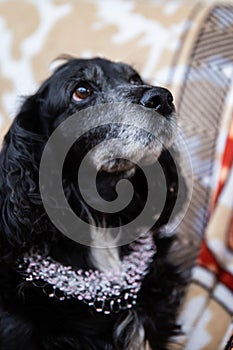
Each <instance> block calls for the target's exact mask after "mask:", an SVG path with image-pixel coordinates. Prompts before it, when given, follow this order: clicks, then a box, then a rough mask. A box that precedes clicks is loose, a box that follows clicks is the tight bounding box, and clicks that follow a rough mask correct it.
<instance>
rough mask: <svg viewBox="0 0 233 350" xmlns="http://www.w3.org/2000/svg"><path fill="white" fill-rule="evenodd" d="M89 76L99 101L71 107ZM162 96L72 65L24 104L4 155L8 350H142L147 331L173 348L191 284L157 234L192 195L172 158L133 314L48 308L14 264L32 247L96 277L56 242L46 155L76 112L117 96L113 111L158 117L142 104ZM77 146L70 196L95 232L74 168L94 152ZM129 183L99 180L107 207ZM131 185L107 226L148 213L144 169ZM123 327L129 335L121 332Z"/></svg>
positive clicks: (2, 336)
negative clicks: (45, 196) (180, 197)
mask: <svg viewBox="0 0 233 350" xmlns="http://www.w3.org/2000/svg"><path fill="white" fill-rule="evenodd" d="M87 72H88V74H89V76H88V74H87ZM84 74H86V75H85V81H87V82H88V84H89V85H90V86H91V88H92V89H93V91H94V92H93V93H92V94H91V95H90V96H88V97H87V98H85V99H83V100H81V101H78V102H77V101H74V100H73V99H72V93H73V92H74V91H75V89H76V87H77V84H78V83H79V82H80V81H82V82H83V79H84V78H83V76H84ZM131 77H133V79H134V80H133V84H132V80H130V79H131ZM104 84H105V85H104ZM98 89H99V90H98ZM104 89H105V90H104ZM155 89H157V90H156V94H157V92H158V91H159V93H161V94H162V93H165V89H162V90H158V89H160V88H154V87H152V86H150V85H148V84H145V83H143V82H142V81H141V79H140V77H139V76H138V74H137V73H136V72H135V71H134V70H133V69H132V68H131V67H129V66H127V65H125V64H120V63H118V64H117V63H112V62H110V61H107V60H104V59H93V60H78V59H69V60H68V62H67V63H66V64H65V65H63V66H62V67H60V68H58V69H57V70H56V71H55V73H54V74H53V75H52V76H51V77H50V78H49V79H48V80H47V81H46V82H45V83H44V84H43V85H42V86H41V88H40V89H39V90H38V91H37V93H36V94H35V95H33V96H30V97H28V98H27V99H26V100H25V102H24V104H23V106H22V107H21V110H20V111H19V113H18V115H17V116H16V118H15V120H14V121H13V124H12V126H11V128H10V130H9V131H8V133H7V135H6V136H5V139H4V142H3V146H2V150H1V154H0V184H1V185H0V210H1V222H0V248H1V251H0V349H1V350H16V349H17V350H36V349H38V350H58V349H61V350H64V349H65V350H69V349H70V350H97V349H98V350H101V349H102V350H104V349H105V350H116V349H118V350H123V349H124V350H130V349H131V350H139V349H140V348H138V347H135V346H137V345H130V343H131V344H133V343H132V338H133V337H134V336H135V338H137V334H136V333H137V331H138V329H139V328H140V327H143V329H144V332H145V340H147V341H148V342H149V344H150V347H151V349H156V350H164V349H168V345H167V344H168V340H169V338H170V337H171V336H173V335H175V334H178V333H179V327H178V326H177V325H176V315H177V310H178V308H179V305H180V300H181V297H182V294H183V289H184V284H185V281H184V280H183V278H182V276H181V274H180V272H179V268H178V267H177V266H176V264H175V263H174V264H171V263H170V262H169V259H168V258H167V256H168V253H169V247H170V244H171V241H172V240H173V239H175V237H173V238H172V239H171V238H162V237H160V231H159V228H160V227H161V226H162V225H164V224H166V222H168V220H169V218H170V215H171V213H172V210H173V208H174V205H175V203H176V198H177V193H178V189H181V188H182V190H184V192H185V185H184V183H183V182H182V183H179V181H178V175H177V172H178V170H177V168H176V165H175V163H174V162H173V160H172V157H171V155H170V153H169V151H168V150H164V151H163V152H162V154H161V155H160V158H159V160H158V161H159V162H160V164H161V166H162V168H163V171H164V174H165V177H166V182H167V188H171V187H172V191H168V192H167V198H166V204H165V207H164V209H163V211H162V213H160V217H159V219H158V221H157V222H156V224H155V225H154V227H153V230H154V239H155V242H156V245H157V248H158V254H157V255H156V258H155V259H154V262H153V263H152V266H151V269H150V273H149V274H148V275H147V276H146V278H145V279H144V281H143V285H142V288H141V290H140V293H139V296H138V300H137V304H136V305H135V306H134V307H133V309H132V310H125V311H121V312H119V313H116V314H111V315H104V314H99V313H97V312H96V311H95V310H94V309H92V308H91V307H89V306H87V305H86V304H84V303H83V302H80V301H77V300H74V299H71V300H64V301H59V300H57V299H51V298H49V297H48V295H47V294H46V293H44V292H43V289H42V288H39V287H35V286H34V285H33V284H31V282H25V280H24V278H23V277H22V275H21V273H20V271H19V270H18V268H17V261H19V260H20V259H21V258H22V257H23V255H24V254H25V252H27V251H28V250H29V249H30V248H31V247H34V246H37V247H38V246H39V247H40V249H42V250H43V252H44V254H45V255H46V254H50V255H51V256H52V257H53V258H54V259H57V260H58V261H60V262H62V263H63V264H71V265H73V266H74V267H78V268H83V269H89V268H93V267H94V266H93V263H92V262H91V260H90V259H89V248H88V247H85V246H83V245H81V244H78V243H76V242H73V241H71V240H69V239H68V238H67V237H65V236H64V235H63V234H62V233H61V232H59V231H58V230H57V228H56V227H55V226H54V225H53V224H52V223H51V221H50V219H49V217H48V216H47V214H46V212H45V210H44V207H43V203H42V200H41V197H40V191H39V165H40V159H41V155H42V152H43V149H44V146H45V144H46V141H47V140H48V138H49V136H50V135H51V133H52V132H53V130H54V129H55V128H56V127H57V126H58V125H59V124H60V123H61V122H62V121H63V120H65V119H66V118H67V117H68V116H69V115H71V114H73V113H74V112H77V111H78V110H81V109H83V108H86V107H87V106H91V105H94V104H95V103H105V102H108V99H109V96H110V94H111V98H114V99H115V101H118V100H119V101H122V100H126V101H129V102H130V103H138V104H143V105H144V106H145V107H147V108H153V105H152V106H149V105H148V106H147V105H146V104H145V98H147V99H149V97H148V96H146V97H145V95H146V94H147V95H148V93H150V91H152V92H153V91H154V92H153V93H155ZM166 91H167V90H166ZM166 94H168V93H167V92H166ZM152 95H153V94H152ZM112 96H115V97H112ZM156 96H157V95H156ZM150 97H151V96H150ZM152 97H153V96H152ZM156 103H157V102H156ZM155 107H156V108H157V107H158V106H155ZM170 107H171V105H170V106H166V105H164V104H163V106H162V107H161V110H158V112H159V113H161V114H163V115H165V117H167V116H166V113H167V114H168V113H169V114H170V113H171V112H172V111H173V107H171V108H170ZM171 122H172V121H171ZM102 134H103V135H104V131H102ZM80 142H81V143H82V146H81V147H80V146H79V145H74V147H72V149H71V150H70V152H69V154H68V156H67V158H66V161H65V165H64V173H63V178H64V179H63V180H64V190H65V193H66V195H67V198H68V199H69V203H70V205H71V206H72V208H73V210H74V211H75V212H76V213H77V214H78V215H79V216H81V217H82V218H83V219H84V220H86V221H88V217H89V215H90V212H91V215H92V216H93V217H94V218H95V219H96V222H101V220H102V218H101V217H100V214H99V213H98V212H95V211H91V209H90V208H88V214H87V211H85V210H84V208H83V205H82V202H81V201H80V193H79V190H78V189H77V187H76V185H75V179H76V175H77V174H76V171H77V170H76V167H74V166H73V163H72V159H73V157H74V156H75V157H76V160H77V162H79V161H80V162H81V160H82V157H83V154H82V152H81V151H80V150H84V149H85V147H86V146H87V147H88V145H87V144H88V135H85V137H84V138H83V139H82V140H81V141H80ZM83 145H85V147H83ZM124 177H125V178H127V175H126V173H124V172H117V171H116V172H114V173H108V172H102V173H100V175H99V178H98V179H97V185H98V186H99V191H100V193H101V195H102V196H103V197H104V198H105V199H106V200H111V199H113V198H114V196H115V185H116V183H117V181H118V180H119V178H124ZM130 180H131V182H132V183H133V185H134V189H135V193H136V194H135V197H134V203H133V205H132V206H130V207H129V208H128V209H127V211H124V212H122V213H121V215H120V216H121V217H120V219H119V215H115V216H114V214H112V215H110V214H109V215H106V216H105V218H104V220H105V222H106V224H107V225H109V226H114V225H117V223H119V222H118V221H119V220H121V222H124V221H125V222H128V221H130V219H132V218H134V217H135V216H136V215H137V214H138V213H139V212H140V210H141V209H140V208H143V205H144V203H145V201H146V185H145V179H144V178H143V174H142V172H141V171H140V169H136V171H135V174H134V175H133V176H132V177H131V179H130ZM160 182H161V179H160V178H155V180H154V185H155V186H157V191H160ZM151 210H152V213H151V215H152V214H153V213H156V200H155V207H154V208H151ZM124 254H127V246H126V247H122V248H121V256H122V255H124ZM124 322H125V323H126V326H125V327H119V326H120V325H122V323H124ZM120 328H121V331H119V329H120ZM132 346H134V348H133V347H132Z"/></svg>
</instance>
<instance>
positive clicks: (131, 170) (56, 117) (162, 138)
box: [1, 58, 176, 244]
mask: <svg viewBox="0 0 233 350" xmlns="http://www.w3.org/2000/svg"><path fill="white" fill-rule="evenodd" d="M106 105H108V108H107V113H106V109H105V107H103V106H106ZM109 106H110V107H109ZM83 111H85V114H86V119H85V120H84V121H83V126H84V130H86V129H87V128H86V127H87V126H88V123H89V121H90V120H92V122H93V120H94V124H95V127H94V128H89V130H88V131H86V132H85V133H83V135H82V137H81V138H80V140H78V141H77V142H75V143H74V145H73V146H72V147H71V149H70V151H69V153H68V155H67V157H66V160H65V163H64V171H63V175H64V189H65V192H66V195H67V198H68V200H69V203H70V205H71V207H72V209H73V210H74V211H75V212H76V213H77V214H78V215H82V214H81V213H83V211H84V212H85V210H83V208H84V207H83V203H82V201H81V200H80V192H79V189H78V188H77V186H76V185H75V181H76V176H77V165H78V164H80V163H81V161H82V159H83V157H84V156H85V154H86V153H88V154H89V156H88V161H89V166H90V167H91V168H93V169H95V170H96V171H97V172H98V174H99V175H98V176H97V187H98V190H99V192H100V193H101V195H102V197H103V198H104V199H105V200H107V201H109V200H112V199H114V197H115V196H116V190H115V187H116V183H117V181H118V179H119V178H120V179H122V178H129V177H130V178H131V179H132V182H133V183H134V187H135V189H136V194H135V196H134V199H135V200H136V203H134V204H133V205H131V206H128V207H127V211H126V213H124V214H123V215H120V216H119V215H118V214H116V215H115V216H114V214H111V215H110V214H109V215H107V222H108V225H110V226H114V225H115V223H114V221H115V220H117V221H118V223H119V221H123V222H128V221H130V219H131V218H132V213H133V212H134V214H133V216H134V217H135V215H137V214H138V213H139V212H140V211H141V210H142V206H143V203H145V201H146V194H145V192H146V185H145V181H144V180H143V176H142V174H141V171H140V167H139V166H140V165H146V166H150V165H151V164H153V163H155V162H156V161H157V160H158V159H163V157H162V154H163V152H164V150H166V149H167V148H168V147H169V146H170V145H171V144H172V142H173V138H174V135H175V132H176V116H175V112H174V105H173V97H172V95H171V93H170V92H169V91H168V90H167V89H165V88H162V87H155V86H152V85H149V84H148V83H146V82H144V81H143V80H142V78H141V77H140V76H139V74H138V73H137V72H136V71H135V70H134V69H133V68H132V67H130V66H129V65H127V64H124V63H115V62H111V61H109V60H106V59H101V58H94V59H75V58H69V59H68V60H67V62H66V63H65V64H63V65H62V66H60V67H59V68H57V69H56V70H55V72H54V73H53V74H52V76H51V77H50V78H48V79H47V80H46V81H45V82H44V83H43V84H42V86H41V87H40V88H39V90H38V91H37V92H36V94H35V95H33V96H31V97H29V98H27V99H26V101H25V102H24V104H23V106H22V108H21V110H20V112H19V114H18V115H17V117H16V119H15V121H14V122H13V125H12V127H11V129H10V131H9V132H8V134H7V135H6V137H5V140H4V144H3V149H2V153H1V169H2V170H1V177H2V179H4V186H3V187H2V190H1V202H2V203H1V206H2V212H3V217H4V220H3V222H4V224H2V231H7V232H8V234H7V237H8V240H9V241H12V242H14V244H15V241H18V242H19V243H20V244H21V243H22V236H23V237H24V238H23V242H27V241H28V236H30V237H32V236H34V237H35V236H36V235H37V234H38V233H41V232H44V231H46V232H48V230H49V227H50V224H49V220H47V219H46V220H45V216H44V215H45V214H44V209H43V205H42V203H41V198H40V193H39V185H38V183H39V179H38V176H39V175H38V174H39V166H40V159H41V156H42V152H43V149H44V147H45V144H46V142H47V141H48V139H49V137H50V136H51V135H52V133H53V132H54V130H56V129H57V128H58V127H59V126H60V125H62V123H63V122H65V121H66V120H67V119H68V118H69V117H70V116H72V115H76V118H79V115H80V114H81V113H82V112H83ZM93 111H94V112H93ZM98 111H99V113H97V112H98ZM128 111H130V113H128ZM100 116H101V120H102V121H104V123H102V124H101V125H99V120H100ZM116 117H117V119H116ZM133 118H135V122H132V119H133ZM148 130H149V131H148ZM150 130H153V132H150ZM58 156H59V154H58ZM165 158H166V160H164V165H162V167H163V168H167V169H169V167H172V168H173V165H171V164H170V165H168V166H167V157H165ZM165 158H164V159H165ZM168 163H169V162H168ZM169 172H170V173H172V171H170V170H167V173H169ZM175 178H176V177H175ZM86 180H87V188H86V191H87V195H88V196H89V197H93V193H92V191H91V185H90V184H89V183H88V176H87V179H86ZM173 182H174V178H173V179H172V180H171V183H173ZM157 183H158V184H159V183H160V179H158V181H157ZM144 185H145V186H144ZM13 189H14V190H13ZM158 191H159V186H158ZM173 192H175V193H173V195H174V197H175V194H176V191H173ZM33 208H34V209H33ZM85 208H87V211H86V214H83V217H84V220H86V221H88V218H89V216H90V215H89V214H90V213H91V216H92V217H94V216H95V215H94V214H96V215H97V216H98V219H97V221H98V220H100V219H99V212H97V211H94V212H93V211H92V210H91V209H90V208H89V207H88V206H86V207H85ZM103 209H104V208H103ZM152 209H153V210H154V208H152ZM155 212H156V209H155ZM9 213H10V214H9ZM119 217H120V218H119ZM104 220H105V221H106V215H104ZM124 220H125V221H124ZM165 221H166V220H165ZM162 222H163V220H162ZM3 226H4V227H3ZM50 230H51V231H56V230H54V228H53V230H52V229H51V228H50ZM32 231H35V232H34V233H36V234H34V235H32ZM56 234H57V232H56ZM25 237H27V238H25ZM30 239H31V238H30Z"/></svg>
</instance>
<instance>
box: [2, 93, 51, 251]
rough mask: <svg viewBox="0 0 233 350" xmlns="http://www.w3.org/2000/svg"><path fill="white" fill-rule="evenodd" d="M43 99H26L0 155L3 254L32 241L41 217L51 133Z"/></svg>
mask: <svg viewBox="0 0 233 350" xmlns="http://www.w3.org/2000/svg"><path fill="white" fill-rule="evenodd" d="M43 91H44V90H43ZM41 92H42V90H41ZM42 98H43V96H42V93H39V94H38V93H37V94H35V95H33V96H30V97H28V98H27V99H26V101H25V102H24V104H23V106H22V108H21V110H20V112H19V113H18V115H17V116H16V118H15V120H14V122H13V123H12V126H11V128H10V129H9V131H8V133H7V134H6V136H5V138H4V141H3V145H2V150H1V153H0V183H1V187H0V212H1V222H0V232H1V235H2V237H1V240H3V245H4V247H3V251H5V250H6V249H7V248H6V247H8V246H9V245H10V246H13V247H19V248H20V247H22V245H24V244H25V242H26V241H27V242H30V236H31V231H32V230H34V229H35V225H36V223H35V218H36V216H38V215H39V213H38V204H40V196H39V190H38V168H39V161H40V155H41V152H42V146H43V144H44V142H45V138H46V134H47V132H48V130H47V129H48V127H47V125H46V123H45V122H42V116H41V115H42V108H43V107H42V105H43V103H41V101H42Z"/></svg>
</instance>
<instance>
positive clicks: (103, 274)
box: [19, 232, 156, 314]
mask: <svg viewBox="0 0 233 350" xmlns="http://www.w3.org/2000/svg"><path fill="white" fill-rule="evenodd" d="M130 250H131V252H130V253H129V254H128V255H126V256H124V257H123V258H122V260H121V261H120V259H119V256H117V254H116V252H115V251H112V255H113V259H112V261H113V267H112V266H109V267H108V269H107V266H106V264H104V263H103V262H102V260H103V259H101V261H100V263H101V266H102V271H100V270H88V271H87V270H86V271H84V270H82V269H79V270H74V269H73V268H72V267H71V266H65V265H62V264H61V263H59V262H57V261H54V260H53V259H52V258H51V257H49V256H47V257H44V256H42V255H41V254H39V253H38V252H36V251H34V252H33V251H31V252H29V253H28V254H27V255H25V256H24V260H23V264H22V263H21V264H19V268H20V269H21V270H22V274H23V276H25V277H26V280H27V281H31V282H32V283H33V284H34V285H36V286H41V282H43V283H42V284H43V287H44V286H45V285H50V286H51V287H52V290H53V292H52V293H50V294H49V297H58V294H62V296H60V297H59V298H58V299H59V300H60V301H63V300H65V299H70V298H76V299H77V300H79V301H83V302H85V303H86V304H88V305H89V306H92V307H94V308H95V310H96V311H97V312H104V313H105V314H110V313H112V312H119V311H121V310H125V309H130V308H131V307H132V306H133V305H134V304H135V303H136V300H137V294H138V292H139V290H140V288H141V284H142V281H143V279H144V277H145V276H146V274H147V273H148V272H149V268H150V264H151V263H152V261H153V257H154V255H155V253H156V247H155V244H154V239H153V234H152V233H151V232H148V233H146V234H143V235H141V236H140V237H139V238H138V239H137V240H136V241H134V242H132V243H131V244H130ZM92 254H93V253H92ZM93 255H94V256H96V253H95V251H94V254H93ZM96 259H97V260H100V259H99V257H98V254H97V258H96ZM115 261H117V262H118V267H117V268H115V267H116V264H115ZM56 291H58V292H59V293H56Z"/></svg>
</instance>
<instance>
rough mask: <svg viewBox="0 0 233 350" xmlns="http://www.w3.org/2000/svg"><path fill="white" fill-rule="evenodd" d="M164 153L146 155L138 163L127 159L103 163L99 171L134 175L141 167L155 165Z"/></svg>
mask: <svg viewBox="0 0 233 350" xmlns="http://www.w3.org/2000/svg"><path fill="white" fill-rule="evenodd" d="M161 153H162V151H160V152H158V153H156V154H155V153H152V154H149V155H146V156H144V157H142V158H141V159H140V161H138V160H137V162H135V163H134V162H133V161H130V160H126V159H111V160H106V161H105V162H103V164H102V165H101V166H100V168H99V169H98V171H100V172H106V173H109V174H113V173H125V174H126V175H133V174H134V173H135V170H136V169H137V168H138V167H140V166H150V165H153V164H154V163H155V162H156V161H157V160H158V158H159V156H160V154H161Z"/></svg>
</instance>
